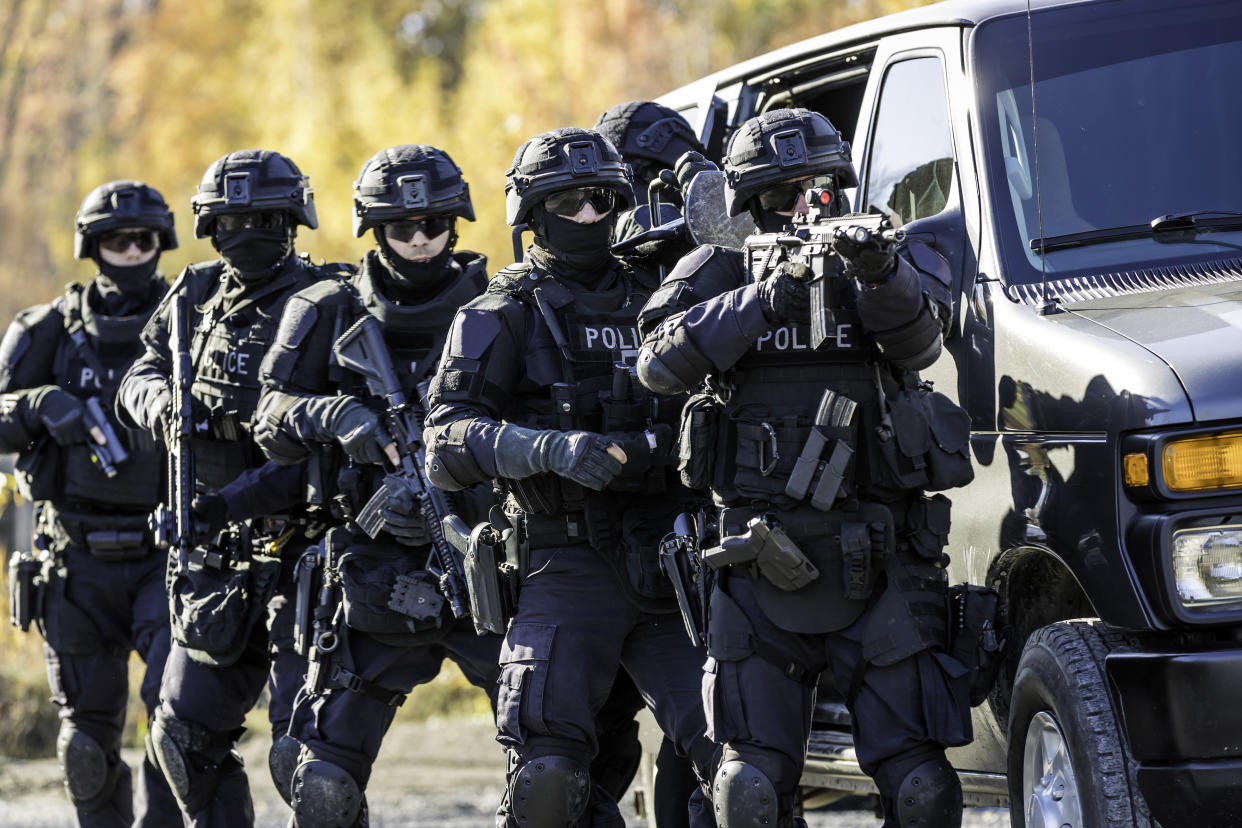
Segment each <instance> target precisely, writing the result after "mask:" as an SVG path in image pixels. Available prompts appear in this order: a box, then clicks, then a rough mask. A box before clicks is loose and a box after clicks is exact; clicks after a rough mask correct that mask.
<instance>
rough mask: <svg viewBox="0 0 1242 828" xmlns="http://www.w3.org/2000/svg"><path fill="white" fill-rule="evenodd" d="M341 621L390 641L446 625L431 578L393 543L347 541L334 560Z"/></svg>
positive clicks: (402, 642) (403, 642)
mask: <svg viewBox="0 0 1242 828" xmlns="http://www.w3.org/2000/svg"><path fill="white" fill-rule="evenodd" d="M337 575H338V576H339V577H340V580H341V595H342V600H343V602H344V610H345V624H346V625H347V626H348V627H349V628H350V629H354V630H359V631H360V632H365V633H369V634H371V635H373V636H375V637H376V638H377V639H378V640H380V641H382V642H384V643H386V644H391V645H393V646H408V645H412V644H415V643H418V641H419V640H420V639H419V638H418V637H416V636H418V635H419V634H422V633H428V632H435V631H438V630H439V629H440V628H441V627H443V626H445V625H446V613H445V601H444V597H443V596H442V595H441V594H440V592H439V590H438V589H437V588H436V580H435V578H433V577H432V576H431V575H429V574H427V573H426V572H424V571H423V570H422V569H421V567H419V566H418V564H417V563H416V562H415V561H414V560H413V559H412V558H411V556H410V554H409V551H408V550H407V549H406V548H404V547H399V546H396V545H384V544H376V545H352V546H349V547H348V548H347V549H346V550H345V554H343V555H341V557H340V558H339V560H338V561H337Z"/></svg>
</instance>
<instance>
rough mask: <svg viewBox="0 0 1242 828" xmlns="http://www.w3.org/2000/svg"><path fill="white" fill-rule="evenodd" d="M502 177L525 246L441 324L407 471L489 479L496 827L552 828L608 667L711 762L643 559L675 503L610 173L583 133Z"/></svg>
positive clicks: (583, 767)
mask: <svg viewBox="0 0 1242 828" xmlns="http://www.w3.org/2000/svg"><path fill="white" fill-rule="evenodd" d="M506 175H507V179H508V183H507V185H506V188H505V189H506V192H507V207H506V215H507V219H508V222H509V224H510V225H514V226H516V225H518V224H521V223H523V222H525V223H527V224H528V225H529V226H530V227H531V228H532V229H533V231H534V243H533V244H532V245H531V247H530V248H529V249H528V251H527V255H526V257H525V259H524V260H523V261H522V262H520V263H517V264H515V265H512V266H510V267H508V268H505V269H504V270H502V271H500V272H499V273H498V274H496V275H495V276H494V277H493V278H492V280H491V282H490V283H489V285H488V289H487V292H486V293H485V294H484V295H483V296H481V297H479V298H478V299H476V300H474V301H472V302H470V303H469V304H467V305H466V306H465V307H464V308H463V309H462V310H461V311H459V312H458V314H457V316H456V318H455V319H454V322H453V327H452V330H451V332H450V334H449V338H448V344H447V346H446V348H445V352H444V357H443V359H442V360H441V363H440V366H439V368H438V370H437V373H436V376H435V379H434V381H433V383H432V386H431V393H430V397H429V406H430V409H431V411H430V414H429V415H428V420H427V421H428V424H429V427H428V429H427V430H426V432H425V436H426V441H427V447H428V455H427V469H428V474H429V476H430V477H431V480H432V481H433V482H434V483H436V484H437V485H438V486H440V487H441V488H444V489H446V490H450V491H452V490H460V489H462V488H464V487H466V486H469V485H472V484H474V483H477V482H480V481H488V480H494V481H495V483H496V485H497V486H498V487H499V488H500V489H501V490H503V492H504V493H505V495H506V510H507V511H508V512H509V513H510V514H511V515H512V518H513V520H514V521H515V522H517V523H518V524H519V525H520V527H521V529H522V530H523V532H524V534H525V536H526V539H527V541H528V544H529V551H528V562H527V565H526V568H525V574H524V577H522V579H521V592H520V595H519V597H518V605H517V609H516V615H515V617H514V618H513V619H512V620H511V621H510V623H509V627H508V631H507V634H506V636H505V643H504V647H503V649H502V651H501V659H500V661H501V676H500V689H499V697H498V700H497V715H496V718H497V727H498V730H499V735H498V739H499V741H500V742H501V743H502V744H504V745H505V746H506V747H507V748H508V750H509V757H510V759H509V773H508V788H507V791H506V794H505V797H504V801H503V802H502V804H501V807H500V811H499V813H498V817H497V824H498V825H506V826H517V825H530V826H556V828H562V826H569V825H575V826H576V825H579V824H582V822H583V821H584V816H583V815H584V814H585V813H586V811H587V809H588V806H589V800H590V798H591V796H592V794H593V791H592V783H591V780H590V778H589V776H590V775H589V772H588V768H589V766H590V763H591V759H592V757H593V755H594V754H595V752H596V748H597V746H596V737H595V722H596V715H597V714H598V712H599V710H600V707H601V705H602V704H603V702H604V699H605V697H606V696H607V695H608V692H609V690H610V688H611V687H612V684H613V678H614V676H615V674H616V672H617V668H618V665H620V666H622V667H624V668H625V670H626V671H627V672H628V673H629V674H630V676H631V677H632V678H633V679H634V681H635V683H636V684H637V685H638V687H639V688H640V689H641V691H642V693H643V695H644V697H645V698H647V699H648V700H649V701H650V703H651V706H652V709H653V712H654V714H655V717H656V720H657V721H658V722H659V724H660V725H661V727H662V729H663V730H664V732H665V733H667V734H669V736H670V737H671V738H672V739H673V740H674V742H675V743H676V744H677V746H678V748H679V750H681V752H683V753H684V754H687V755H689V757H690V758H691V760H692V761H693V762H694V764H695V766H696V768H698V770H699V772H700V776H702V777H703V778H706V777H707V776H709V775H710V772H711V768H712V766H713V762H714V757H715V751H716V748H715V746H714V745H712V744H711V743H710V742H709V741H708V740H707V739H706V738H705V735H704V729H705V723H704V719H703V712H702V708H701V706H700V703H699V698H698V685H699V678H698V665H699V664H700V663H701V661H700V658H699V657H698V656H697V654H696V651H695V650H694V648H693V647H691V645H690V644H689V642H688V641H686V639H685V636H684V632H683V630H682V627H681V624H680V620H679V617H678V616H677V614H676V612H675V608H674V606H673V605H672V604H671V600H670V599H671V586H670V585H669V583H668V582H667V580H666V579H664V578H663V576H662V575H661V573H660V572H659V569H658V565H657V559H656V556H655V553H656V548H657V546H658V541H659V539H660V537H661V536H662V535H663V534H664V532H665V531H666V530H667V529H668V528H669V526H670V524H671V517H672V514H673V511H674V510H676V509H677V507H678V506H679V505H680V501H681V500H682V499H683V495H682V494H681V493H680V492H677V491H675V490H674V489H672V488H671V487H670V483H669V474H668V471H669V465H668V460H667V457H668V448H669V444H670V443H671V429H670V427H669V425H668V423H667V420H668V419H669V418H670V416H671V415H673V414H674V413H675V412H667V411H664V410H658V408H657V407H656V406H655V405H654V404H653V401H652V399H651V398H650V397H648V396H646V395H645V394H644V393H642V391H641V389H639V388H638V387H637V383H632V382H631V381H630V375H631V370H630V368H629V365H628V364H627V362H626V361H627V359H628V360H631V361H632V360H633V358H634V356H635V354H636V350H637V344H638V342H637V330H636V327H635V318H636V314H637V312H638V309H639V307H640V306H641V305H642V302H643V301H644V300H645V299H646V297H647V296H648V295H649V289H647V288H644V287H643V284H642V282H641V281H640V280H639V278H638V277H637V276H636V275H635V274H634V273H633V272H632V271H631V270H630V269H629V268H628V267H627V266H626V265H625V264H624V262H622V261H620V260H618V259H616V258H614V257H613V256H612V255H611V253H610V252H609V243H610V240H611V237H612V231H613V226H614V222H615V221H616V215H617V211H618V210H619V209H621V208H624V207H627V206H632V205H633V192H632V187H631V177H630V173H629V170H628V167H627V166H626V165H625V163H624V162H623V161H622V160H621V157H620V156H619V154H618V153H617V151H616V150H615V149H614V148H613V146H612V144H610V143H609V142H608V141H607V139H605V138H603V137H602V136H601V135H599V134H598V133H596V132H593V131H590V130H584V129H577V128H562V129H557V130H553V131H551V132H546V133H543V134H541V135H537V136H535V137H534V138H532V139H531V140H529V141H527V142H526V143H525V144H523V145H522V146H521V148H519V149H518V152H517V155H516V156H515V158H514V162H513V166H512V168H511V169H510V170H509V171H508V172H507V174H506ZM594 793H596V794H598V792H594ZM696 805H701V803H696ZM699 816H700V821H699V822H697V823H696V824H708V825H710V824H712V823H711V820H710V814H705V813H700V814H699ZM703 818H706V820H707V821H706V822H703V821H702V819H703ZM616 821H617V823H619V817H617V818H616ZM595 824H600V822H599V820H598V817H596V822H595Z"/></svg>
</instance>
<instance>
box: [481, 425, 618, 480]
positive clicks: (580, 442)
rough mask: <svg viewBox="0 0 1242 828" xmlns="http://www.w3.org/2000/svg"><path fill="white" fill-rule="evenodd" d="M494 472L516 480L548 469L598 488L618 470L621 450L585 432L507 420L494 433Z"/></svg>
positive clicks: (614, 475) (595, 435)
mask: <svg viewBox="0 0 1242 828" xmlns="http://www.w3.org/2000/svg"><path fill="white" fill-rule="evenodd" d="M495 452H496V473H497V474H498V475H499V476H501V477H508V478H511V479H514V480H520V479H521V478H523V477H530V476H531V475H532V474H538V473H539V472H552V473H554V474H559V475H560V476H561V477H565V478H568V479H570V480H572V481H574V482H575V483H577V484H579V485H581V486H586V487H587V488H588V489H595V490H596V491H602V490H603V489H604V488H605V487H606V486H607V485H608V484H609V483H611V482H612V481H613V480H614V479H615V478H616V477H617V475H619V474H620V473H621V466H622V463H624V462H625V459H626V455H625V452H624V451H623V450H622V449H621V448H620V447H619V446H615V445H613V444H612V443H611V442H610V441H609V440H608V438H606V437H604V436H602V435H599V434H592V433H591V432H589V431H556V430H554V429H549V430H546V431H536V430H535V429H530V428H522V427H521V426H515V425H512V424H509V423H506V424H505V425H503V426H501V428H500V431H499V432H498V433H497V435H496V445H495Z"/></svg>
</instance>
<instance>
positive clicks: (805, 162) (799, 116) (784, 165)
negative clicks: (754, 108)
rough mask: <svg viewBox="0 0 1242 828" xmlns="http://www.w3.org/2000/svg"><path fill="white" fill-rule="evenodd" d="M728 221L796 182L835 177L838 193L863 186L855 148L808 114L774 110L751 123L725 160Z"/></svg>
mask: <svg viewBox="0 0 1242 828" xmlns="http://www.w3.org/2000/svg"><path fill="white" fill-rule="evenodd" d="M724 173H725V205H726V206H727V207H728V208H729V215H731V216H736V215H739V214H741V213H742V212H743V211H745V210H746V209H747V206H748V205H747V202H749V201H750V199H751V198H753V197H754V196H755V195H756V194H757V193H759V192H762V191H763V190H765V189H767V188H768V187H771V186H772V185H774V184H779V183H781V182H783V181H790V180H793V179H797V178H810V177H812V176H815V175H826V174H829V173H831V174H832V175H833V177H834V178H835V183H836V186H837V187H838V188H839V189H844V188H847V187H857V186H858V174H857V173H856V172H855V171H854V165H853V163H852V162H851V160H850V145H849V142H848V141H842V140H841V133H840V132H838V131H837V128H836V127H834V126H833V125H832V122H830V121H829V120H828V119H827V118H825V117H824V116H823V115H820V114H819V113H818V112H812V111H811V110H809V109H774V110H772V111H771V112H765V113H764V114H762V115H759V116H756V117H754V118H751V119H750V120H748V121H746V122H745V123H743V124H742V125H741V126H739V127H738V128H737V131H736V132H734V133H733V135H732V137H730V138H729V148H728V150H727V151H726V152H725V158H724Z"/></svg>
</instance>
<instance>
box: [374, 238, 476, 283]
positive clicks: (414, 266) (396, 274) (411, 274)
mask: <svg viewBox="0 0 1242 828" xmlns="http://www.w3.org/2000/svg"><path fill="white" fill-rule="evenodd" d="M375 239H376V241H377V242H378V243H379V256H380V261H382V262H383V263H384V267H385V269H387V271H388V273H389V274H390V275H391V276H392V278H393V280H394V282H396V283H397V284H396V285H394V286H395V287H397V288H398V289H402V288H404V289H405V291H412V292H418V293H422V292H426V291H428V290H430V289H434V288H436V287H439V285H440V284H441V283H442V282H443V281H444V280H445V279H446V278H448V277H449V276H451V275H452V272H451V271H450V270H449V269H448V266H449V260H450V259H451V258H452V257H453V245H454V243H455V242H456V241H457V234H456V233H454V234H452V235H450V236H449V240H448V243H447V244H445V245H444V249H443V250H441V251H440V252H439V253H437V254H436V255H434V256H432V257H431V258H430V259H428V260H427V261H425V262H414V261H410V260H409V259H407V258H405V257H404V256H401V255H399V254H398V253H397V251H395V250H393V249H392V245H391V244H389V243H388V239H387V238H386V237H385V236H384V234H383V232H381V231H380V230H379V229H378V228H377V229H376V232H375Z"/></svg>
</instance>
